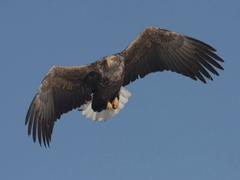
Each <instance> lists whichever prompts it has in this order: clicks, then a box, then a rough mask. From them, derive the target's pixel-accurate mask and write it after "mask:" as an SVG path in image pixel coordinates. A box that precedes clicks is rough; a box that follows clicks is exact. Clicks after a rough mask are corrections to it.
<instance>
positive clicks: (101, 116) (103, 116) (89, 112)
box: [78, 87, 132, 121]
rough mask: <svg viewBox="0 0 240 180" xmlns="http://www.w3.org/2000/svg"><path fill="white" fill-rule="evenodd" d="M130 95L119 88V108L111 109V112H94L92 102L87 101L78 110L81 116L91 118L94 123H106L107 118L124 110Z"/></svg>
mask: <svg viewBox="0 0 240 180" xmlns="http://www.w3.org/2000/svg"><path fill="white" fill-rule="evenodd" d="M131 95H132V94H131V93H130V92H129V91H128V90H127V89H125V88H124V87H121V89H120V92H119V106H118V108H117V109H113V110H112V111H108V110H106V109H105V110H102V111H101V112H94V111H93V109H92V100H91V101H88V102H87V103H86V104H84V105H82V106H81V107H79V109H78V110H80V111H82V115H83V116H86V118H88V119H89V118H92V120H93V121H96V120H97V119H98V120H99V121H106V120H108V119H109V118H111V117H113V116H115V115H116V114H118V113H119V111H120V110H121V109H123V108H124V106H125V104H126V103H127V102H128V98H129V97H130V96H131Z"/></svg>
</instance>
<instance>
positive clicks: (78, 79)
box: [25, 64, 93, 146]
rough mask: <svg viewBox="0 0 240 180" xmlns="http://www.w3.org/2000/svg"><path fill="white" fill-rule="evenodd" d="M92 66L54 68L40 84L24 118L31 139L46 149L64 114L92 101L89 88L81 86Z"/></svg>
mask: <svg viewBox="0 0 240 180" xmlns="http://www.w3.org/2000/svg"><path fill="white" fill-rule="evenodd" d="M92 70H93V69H92V66H91V64H90V65H86V66H76V67H62V66H53V67H52V68H51V69H50V70H49V72H48V73H47V75H46V76H45V78H44V79H43V81H42V84H41V85H40V87H39V89H38V91H37V93H36V95H35V97H34V99H33V101H32V103H31V105H30V107H29V109H28V112H27V115H26V121H25V124H27V123H28V135H30V134H31V129H33V130H32V133H33V140H34V142H35V141H36V131H37V130H38V140H39V143H40V145H41V139H42V140H43V143H44V145H45V146H46V141H47V144H48V146H49V142H50V141H51V134H52V131H53V126H54V123H55V121H56V120H57V119H59V118H60V116H61V115H62V114H63V113H67V112H68V111H71V110H72V109H74V108H77V107H80V106H81V105H82V104H84V103H85V102H86V101H89V100H90V99H91V92H92V89H91V88H90V87H86V85H85V84H84V83H83V80H84V78H85V76H86V75H87V74H88V73H89V72H91V71H92Z"/></svg>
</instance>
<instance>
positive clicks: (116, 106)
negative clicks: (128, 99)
mask: <svg viewBox="0 0 240 180" xmlns="http://www.w3.org/2000/svg"><path fill="white" fill-rule="evenodd" d="M112 104H113V107H114V109H117V108H118V106H119V101H118V98H117V97H115V99H114V100H113V102H112Z"/></svg>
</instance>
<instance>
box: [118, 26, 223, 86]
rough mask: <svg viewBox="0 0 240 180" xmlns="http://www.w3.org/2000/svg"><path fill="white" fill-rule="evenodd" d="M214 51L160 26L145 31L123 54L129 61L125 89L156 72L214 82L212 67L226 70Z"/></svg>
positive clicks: (214, 71)
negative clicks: (171, 73) (206, 79)
mask: <svg viewBox="0 0 240 180" xmlns="http://www.w3.org/2000/svg"><path fill="white" fill-rule="evenodd" d="M212 51H216V50H215V49H214V48H212V47H211V46H209V45H207V44H205V43H203V42H201V41H199V40H196V39H193V38H190V37H187V36H184V35H181V34H177V33H174V32H171V31H168V30H164V29H161V28H156V27H147V28H145V29H144V30H143V31H142V32H141V33H140V34H139V35H138V36H137V38H136V39H135V40H134V41H133V42H132V43H131V44H130V45H129V46H128V47H127V48H126V49H125V50H124V51H122V52H121V53H120V54H121V55H122V56H123V57H124V59H125V78H124V82H123V86H125V85H127V84H129V83H130V82H133V81H135V80H136V79H137V78H138V76H140V77H141V78H143V77H144V76H146V75H147V74H149V73H151V72H156V71H164V70H167V71H168V70H170V71H173V72H177V73H180V74H182V75H185V76H188V77H190V78H192V79H194V80H197V78H198V79H200V80H201V81H202V82H204V83H206V81H205V79H204V77H203V76H202V75H204V76H205V77H207V78H209V79H211V80H212V77H211V76H210V74H209V73H208V72H207V71H206V69H208V70H209V71H211V72H212V73H213V74H215V75H219V74H218V72H217V71H216V70H215V69H214V68H213V67H212V65H213V66H215V67H217V68H219V69H222V70H223V68H222V66H221V65H219V64H218V63H217V62H216V60H218V61H221V62H224V61H223V60H222V59H221V58H220V57H219V56H217V55H216V54H214V53H213V52H212Z"/></svg>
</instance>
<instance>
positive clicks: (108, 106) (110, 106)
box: [107, 102, 113, 111]
mask: <svg viewBox="0 0 240 180" xmlns="http://www.w3.org/2000/svg"><path fill="white" fill-rule="evenodd" d="M107 110H109V111H111V110H113V107H112V104H111V103H110V102H108V103H107Z"/></svg>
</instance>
